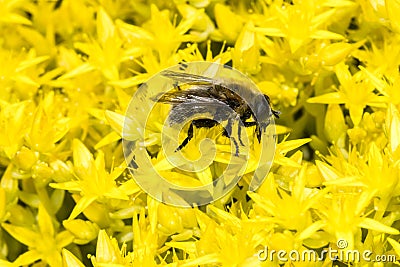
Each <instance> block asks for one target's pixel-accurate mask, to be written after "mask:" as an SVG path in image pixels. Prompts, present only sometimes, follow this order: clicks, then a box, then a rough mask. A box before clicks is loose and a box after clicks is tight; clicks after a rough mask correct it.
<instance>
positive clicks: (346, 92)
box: [308, 63, 385, 125]
mask: <svg viewBox="0 0 400 267" xmlns="http://www.w3.org/2000/svg"><path fill="white" fill-rule="evenodd" d="M336 76H337V78H338V80H339V82H340V87H339V90H338V92H334V93H328V94H324V95H321V96H316V97H313V98H311V99H309V100H308V102H309V103H323V104H345V106H346V108H348V109H349V111H350V118H351V119H352V121H353V123H354V125H358V124H359V123H360V121H361V118H362V115H363V110H364V108H365V107H366V106H372V107H383V106H384V105H383V103H384V102H385V98H384V97H383V96H379V95H377V94H375V93H374V92H373V90H374V88H373V86H371V85H370V84H369V83H367V82H366V81H365V78H364V77H363V76H362V73H361V72H358V73H356V74H354V75H351V73H350V71H349V70H348V67H347V66H346V65H345V64H344V63H341V64H338V65H337V66H336Z"/></svg>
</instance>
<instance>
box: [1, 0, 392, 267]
mask: <svg viewBox="0 0 400 267" xmlns="http://www.w3.org/2000/svg"><path fill="white" fill-rule="evenodd" d="M399 17H400V4H399V2H398V1H397V0H386V1H377V0H337V1H333V0H292V1H286V0H254V1H244V0H235V1H222V0H212V1H211V0H188V1H183V0H173V1H166V0H151V1H150V0H135V1H128V0H99V1H90V0H84V1H73V0H58V1H46V0H36V1H28V0H0V32H1V37H0V62H1V66H0V92H1V94H0V177H1V180H0V265H1V266H47V265H49V266H90V265H93V266H121V267H122V266H146V267H147V266H156V265H161V266H171V267H172V266H175V267H178V266H180V267H189V266H335V265H339V266H347V265H349V266H350V265H351V266H391V264H393V265H394V264H396V263H389V262H386V263H382V262H375V263H372V262H366V261H365V260H363V259H360V260H359V261H357V260H355V259H347V260H344V259H341V258H338V259H336V260H335V259H331V258H328V257H323V258H322V259H321V260H320V261H303V262H301V261H296V260H293V259H289V260H288V261H283V260H282V259H278V258H274V259H267V261H262V260H260V259H259V258H258V257H257V253H258V252H259V251H260V250H261V249H263V248H265V247H268V248H270V249H273V250H276V251H279V250H285V251H290V250H297V251H304V250H306V249H312V250H314V251H315V252H316V253H318V254H319V255H321V253H322V251H323V250H324V249H327V248H332V249H338V244H339V243H338V241H343V240H345V241H346V246H345V247H339V249H342V250H344V251H350V250H358V251H365V250H370V251H372V253H373V256H376V255H386V256H389V255H395V256H396V257H397V258H398V259H400V243H399V240H400V231H399V228H400V212H399V205H400V88H399V86H400V72H399V68H400V21H399ZM193 61H209V62H218V63H220V64H228V65H230V66H233V67H234V68H236V69H238V70H240V71H241V72H243V73H245V74H246V75H248V76H249V77H250V78H251V79H252V80H253V81H254V82H255V83H256V84H257V86H258V87H259V89H260V90H261V91H262V92H263V93H264V94H267V95H268V96H269V97H270V99H271V104H272V105H273V107H274V109H277V110H280V111H281V118H280V119H279V120H277V121H276V123H277V125H276V129H277V134H278V141H277V144H276V154H275V158H274V162H273V165H272V168H271V171H270V173H269V175H268V177H267V178H266V180H265V182H264V184H263V185H262V186H261V187H260V188H259V189H258V190H257V191H256V192H248V191H247V189H248V185H249V181H250V180H251V177H252V174H253V172H254V168H253V167H252V161H255V159H253V158H252V157H250V159H249V168H248V169H246V172H245V174H244V176H243V178H242V179H241V180H240V182H239V184H238V185H237V186H236V187H235V189H234V190H233V191H232V192H230V193H229V194H228V195H227V196H226V197H224V198H222V199H220V200H218V201H216V202H214V203H212V204H209V205H207V206H201V207H194V208H177V207H172V206H168V205H166V204H163V203H159V202H157V201H155V200H154V199H152V198H151V197H149V196H147V195H146V193H145V192H143V191H142V190H141V188H140V187H139V186H138V185H137V184H136V183H135V181H134V177H132V174H131V173H130V172H129V166H127V165H126V163H125V159H124V154H123V148H122V144H121V135H122V128H123V126H124V119H125V116H124V114H125V111H126V110H127V107H128V104H129V101H130V99H131V97H132V96H133V94H134V93H135V92H136V90H137V89H138V87H139V86H140V85H141V84H142V83H144V82H145V81H146V80H147V79H149V78H150V77H151V76H153V75H154V74H156V73H158V72H159V71H161V70H163V69H165V68H167V67H170V66H173V65H176V64H178V63H182V62H193ZM168 112H169V109H168V106H166V105H164V106H160V107H158V110H154V112H153V116H154V118H153V117H152V120H151V122H152V123H151V131H150V136H149V138H148V142H147V144H146V145H147V147H148V150H149V153H152V152H157V151H158V150H159V149H158V148H159V146H160V144H161V143H160V142H161V140H160V132H161V129H162V124H161V123H160V121H159V120H160V118H161V117H162V116H166V115H167V114H168ZM247 130H248V131H250V132H251V131H252V129H247ZM213 131H215V132H213ZM217 132H218V130H217V129H211V130H206V129H196V131H195V138H194V141H193V142H191V143H190V144H189V145H190V146H193V149H191V148H190V149H188V150H186V151H187V152H184V153H187V154H188V157H190V156H192V157H194V158H196V157H197V156H198V155H197V154H196V153H194V154H193V153H192V154H190V155H189V152H188V151H196V147H197V145H198V142H197V141H200V140H202V139H204V138H206V137H210V136H211V137H212V138H218V140H217V147H218V148H219V151H226V150H227V148H226V147H227V146H229V140H227V139H226V138H224V137H221V136H218V133H217ZM251 149H253V150H255V151H256V152H257V149H259V147H257V146H256V145H254V147H252V148H251ZM226 157H227V155H226V153H217V162H216V163H215V166H214V167H213V168H207V169H205V170H203V171H202V172H198V173H193V175H191V176H188V175H185V174H182V173H179V172H176V171H175V170H174V169H173V167H171V166H170V165H169V163H168V162H167V161H166V160H165V157H164V156H163V155H162V154H161V153H159V154H158V155H157V153H156V154H155V155H153V157H152V163H153V164H154V166H156V168H157V169H158V170H159V171H160V172H161V173H164V174H165V176H166V177H169V178H170V179H172V180H173V181H174V182H176V183H178V184H181V185H190V186H198V185H203V184H207V183H210V182H211V181H212V180H213V178H214V177H215V176H216V175H218V174H217V173H219V172H221V170H220V168H219V166H222V165H223V164H224V163H225V160H226ZM221 168H222V167H221ZM398 263H399V262H397V264H398ZM382 264H384V265H382Z"/></svg>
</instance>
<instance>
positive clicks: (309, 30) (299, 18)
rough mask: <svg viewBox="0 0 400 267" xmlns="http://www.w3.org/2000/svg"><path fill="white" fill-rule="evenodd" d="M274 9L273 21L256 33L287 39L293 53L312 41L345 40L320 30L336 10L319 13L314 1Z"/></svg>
mask: <svg viewBox="0 0 400 267" xmlns="http://www.w3.org/2000/svg"><path fill="white" fill-rule="evenodd" d="M272 8H273V9H272V13H273V15H274V16H273V19H269V20H267V21H266V23H264V24H263V25H261V27H257V28H256V29H255V31H257V32H259V33H262V34H264V35H267V36H272V37H283V38H285V39H286V40H287V41H288V43H289V46H290V50H291V52H292V53H295V52H296V51H297V50H298V49H299V48H300V47H302V46H303V45H305V44H307V42H309V41H310V40H311V39H334V40H340V39H343V38H344V37H343V36H341V35H340V34H337V33H334V32H330V31H327V30H321V29H319V28H320V27H321V26H324V25H325V24H326V22H327V21H328V20H329V19H330V18H331V17H332V16H333V14H334V13H335V10H334V9H330V10H327V11H325V12H321V13H319V12H318V10H317V8H316V6H315V5H314V3H313V2H312V1H304V3H302V4H301V5H300V4H295V5H282V6H279V5H273V6H272Z"/></svg>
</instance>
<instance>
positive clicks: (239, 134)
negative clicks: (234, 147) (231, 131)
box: [238, 125, 244, 146]
mask: <svg viewBox="0 0 400 267" xmlns="http://www.w3.org/2000/svg"><path fill="white" fill-rule="evenodd" d="M238 137H239V143H240V145H241V146H244V144H243V141H242V127H241V126H240V125H239V126H238Z"/></svg>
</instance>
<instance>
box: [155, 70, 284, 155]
mask: <svg viewBox="0 0 400 267" xmlns="http://www.w3.org/2000/svg"><path fill="white" fill-rule="evenodd" d="M161 74H162V75H163V76H164V77H167V78H170V79H172V80H173V81H174V82H175V90H173V91H172V92H167V93H164V94H160V95H161V96H159V97H156V98H153V99H154V100H157V101H158V102H160V103H164V104H170V105H172V109H171V116H170V124H171V125H173V124H179V123H182V122H184V121H185V120H186V119H187V118H189V117H191V116H192V115H193V114H205V113H211V114H213V116H214V118H213V119H209V118H199V119H193V120H192V121H191V122H190V125H189V129H188V131H187V137H186V138H185V139H184V140H183V142H182V143H181V144H180V145H179V146H178V147H177V148H176V150H175V152H176V151H179V150H181V149H183V148H184V147H185V146H186V145H187V144H188V143H189V141H190V140H191V139H192V138H193V131H194V127H196V128H212V127H214V126H216V125H217V124H219V122H218V121H227V124H226V126H225V128H224V130H223V133H222V134H223V136H225V137H228V138H230V139H231V140H232V141H233V143H234V145H235V148H236V152H235V155H236V156H238V155H239V143H240V145H242V146H244V144H243V142H242V140H241V130H242V129H241V128H242V127H241V126H239V127H238V133H237V134H238V135H237V136H238V140H239V142H238V141H237V140H236V138H235V137H233V136H232V128H233V123H234V120H235V119H236V118H237V117H239V119H240V120H241V122H242V123H243V126H244V127H255V134H256V136H257V140H258V142H259V143H260V142H261V135H262V133H263V132H265V129H266V128H267V126H268V125H269V124H270V117H271V116H275V117H276V118H279V114H280V112H279V111H276V110H273V109H271V107H270V99H269V97H268V96H267V95H263V94H260V93H258V92H254V91H253V90H251V89H250V88H248V87H246V86H245V85H244V84H241V83H240V82H236V81H234V80H232V81H229V80H222V79H221V80H220V79H212V78H208V77H205V76H201V75H195V74H189V73H184V72H175V71H168V70H166V71H163V72H161ZM179 83H182V84H187V85H189V86H190V87H189V89H186V90H182V89H181V87H180V86H179ZM239 94H240V95H239ZM246 100H247V101H248V102H246ZM265 101H266V103H267V104H268V105H267V107H266V105H265V104H263V103H265ZM221 105H227V106H229V108H230V109H231V110H230V111H232V110H233V111H235V113H236V114H235V116H232V112H229V109H221ZM250 106H251V107H253V109H252V108H250Z"/></svg>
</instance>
